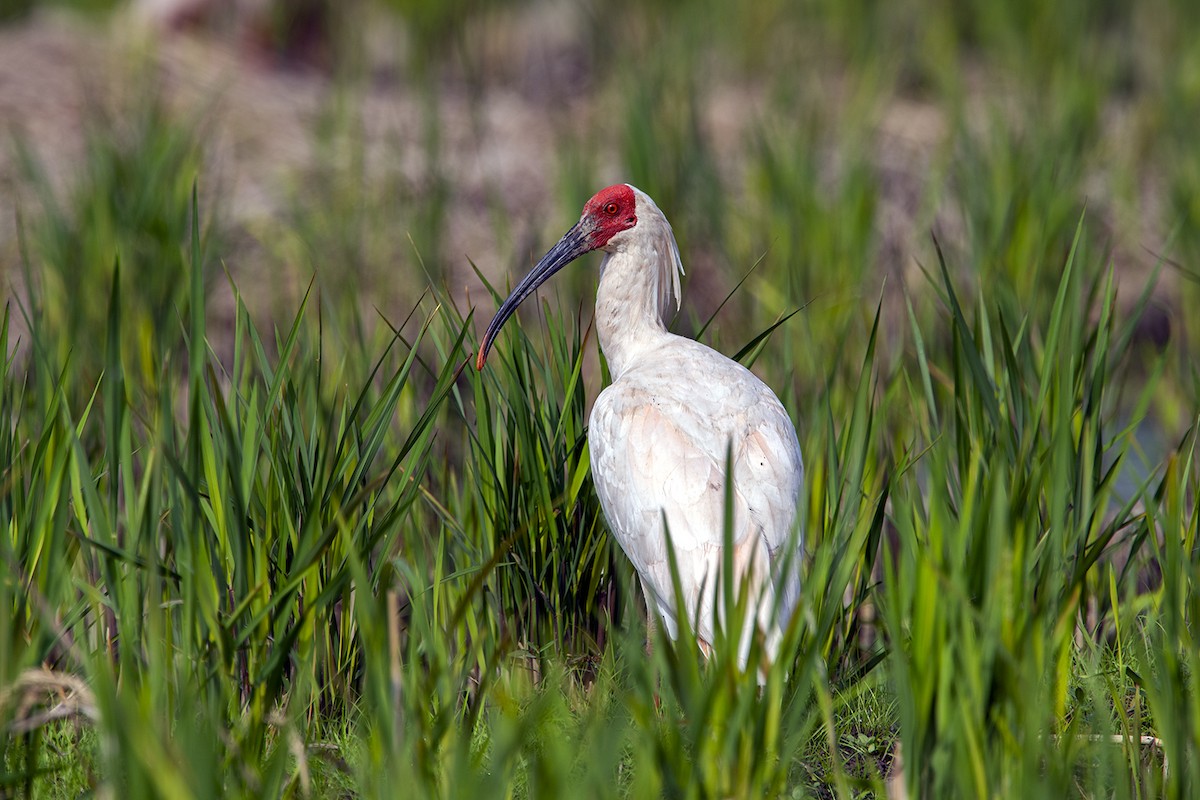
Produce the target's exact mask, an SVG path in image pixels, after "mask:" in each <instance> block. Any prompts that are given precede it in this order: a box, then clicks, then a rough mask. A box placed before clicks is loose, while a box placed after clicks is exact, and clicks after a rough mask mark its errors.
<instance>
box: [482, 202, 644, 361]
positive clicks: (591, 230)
mask: <svg viewBox="0 0 1200 800" xmlns="http://www.w3.org/2000/svg"><path fill="white" fill-rule="evenodd" d="M637 196H638V193H637V192H636V191H635V190H634V188H633V187H632V186H630V185H629V184H627V183H618V184H616V185H615V186H609V187H608V188H605V189H601V190H600V191H599V192H596V194H595V195H594V196H593V197H592V199H591V200H588V201H587V203H586V204H584V206H583V214H582V215H581V216H580V217H579V222H576V223H575V224H574V225H573V226H571V229H570V230H569V231H567V232H566V233H565V234H563V237H562V238H561V239H559V240H558V244H556V245H554V247H551V248H550V251H549V252H548V253H546V255H544V256H542V259H541V260H540V261H538V263H537V266H535V267H534V268H533V269H532V270H531V271H530V272H529V274H528V275H526V276H525V277H524V278H522V279H521V282H520V283H518V284H517V285H516V287H515V288H514V289H513V290H512V294H510V295H509V296H508V299H507V300H505V301H504V302H503V303H502V304H501V305H500V309H499V310H498V311H497V312H496V316H495V317H493V318H492V321H491V323H490V324H489V325H488V327H487V331H485V332H484V334H483V340H482V341H480V343H479V355H478V356H477V357H476V359H475V368H476V369H483V363H484V361H486V360H487V354H488V351H489V350H491V347H492V342H493V341H494V340H495V338H496V336H497V335H498V334H499V333H500V329H501V328H502V327H504V323H505V322H507V321H508V318H509V317H511V316H512V315H513V313H514V312H516V310H517V306H519V305H521V302H522V301H523V300H524V299H525V298H526V297H528V296H529V295H531V294H533V293H534V291H536V290H537V288H538V287H539V286H541V285H542V284H543V283H545V282H546V281H547V280H548V279H549V278H550V276H551V275H553V274H554V273H556V272H558V271H559V270H560V269H562V268H563V267H565V266H566V265H567V264H570V263H571V262H572V261H574V260H575V259H577V258H579V257H580V256H581V255H583V254H584V253H590V252H591V251H593V250H611V249H612V248H614V247H617V246H618V245H620V243H621V242H622V241H623V240H624V239H625V238H626V236H624V235H623V234H625V232H626V231H629V230H632V229H633V228H635V227H636V226H637V224H638V197H637ZM642 196H643V197H645V195H642ZM648 200H649V198H647V201H648ZM651 205H653V204H651ZM656 210H657V209H656ZM660 216H661V215H660Z"/></svg>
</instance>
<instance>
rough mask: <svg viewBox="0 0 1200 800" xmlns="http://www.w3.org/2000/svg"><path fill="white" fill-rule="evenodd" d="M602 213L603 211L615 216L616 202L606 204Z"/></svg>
mask: <svg viewBox="0 0 1200 800" xmlns="http://www.w3.org/2000/svg"><path fill="white" fill-rule="evenodd" d="M604 213H605V214H608V215H609V216H610V217H613V216H616V214H617V204H616V203H609V204H608V205H606V206H605V207H604Z"/></svg>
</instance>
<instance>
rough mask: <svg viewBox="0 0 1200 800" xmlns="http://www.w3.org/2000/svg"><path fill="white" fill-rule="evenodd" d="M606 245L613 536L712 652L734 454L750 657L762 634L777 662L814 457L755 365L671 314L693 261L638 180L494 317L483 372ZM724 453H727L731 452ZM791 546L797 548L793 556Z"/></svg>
mask: <svg viewBox="0 0 1200 800" xmlns="http://www.w3.org/2000/svg"><path fill="white" fill-rule="evenodd" d="M594 249H603V250H604V251H605V253H606V255H605V257H604V261H603V262H602V263H601V267H600V284H599V287H598V290H597V294H596V330H597V333H598V335H599V338H600V347H601V349H602V350H603V352H604V355H605V358H606V359H607V360H608V364H609V368H610V371H611V372H612V377H613V382H612V384H611V385H610V386H608V387H607V388H606V389H604V391H603V392H601V393H600V396H599V398H597V400H596V403H595V405H594V406H593V408H592V414H591V419H590V424H589V428H588V444H589V447H590V450H591V460H592V463H591V467H592V478H593V481H594V482H595V485H596V491H597V493H598V495H599V497H600V504H601V506H602V507H603V509H604V515H605V517H606V518H607V520H608V524H609V528H610V530H611V531H612V535H613V537H614V538H615V539H616V541H617V543H618V544H619V545H620V546H621V549H622V550H623V551H624V552H625V554H626V555H627V556H628V557H629V560H630V561H631V562H632V563H633V566H634V568H635V569H636V570H637V573H638V575H639V576H640V578H641V581H642V587H643V590H644V592H645V595H646V603H647V606H648V609H649V610H650V612H651V613H656V614H657V615H658V616H659V617H660V618H661V619H662V620H663V623H664V624H665V625H666V628H667V631H668V633H669V634H670V635H671V637H672V638H676V637H677V633H678V619H679V615H680V614H681V613H684V614H686V615H687V618H688V619H689V621H690V622H691V624H692V626H693V628H694V630H695V632H696V635H697V636H698V638H699V640H700V647H701V649H702V650H703V651H704V652H705V653H708V652H709V651H710V648H711V645H712V643H713V641H714V637H715V635H716V631H715V630H714V619H717V620H719V619H723V616H721V615H720V613H719V611H718V613H717V614H716V615H714V608H717V609H719V608H720V607H721V600H720V597H719V595H718V575H719V572H720V568H721V563H722V555H721V553H722V549H723V545H724V535H725V511H726V505H725V503H726V481H727V478H728V476H727V474H726V467H727V463H732V467H733V484H734V485H733V493H732V512H733V515H732V519H733V525H732V531H731V533H732V542H733V549H734V552H733V554H732V563H733V565H734V575H735V577H734V590H735V596H736V593H737V591H739V590H740V589H741V588H742V587H743V586H745V584H744V582H745V581H749V584H748V586H745V589H747V590H748V593H749V599H750V608H749V609H748V613H749V614H750V615H752V618H753V619H752V620H751V619H748V620H747V622H751V621H752V622H753V624H751V625H746V626H745V628H744V632H743V636H742V639H741V641H740V643H739V645H740V646H739V653H740V656H741V659H742V662H743V666H744V665H745V660H746V657H747V654H748V651H749V647H750V640H751V639H750V637H751V636H752V635H753V633H754V631H755V630H757V631H760V632H761V633H762V634H763V636H764V637H765V640H766V654H767V656H768V657H769V658H772V659H773V658H774V657H775V655H776V651H777V648H778V642H779V638H780V627H781V626H782V625H786V624H787V621H788V620H789V619H790V618H791V616H792V613H793V612H794V611H795V608H796V605H797V603H798V601H799V594H800V578H799V566H800V565H799V562H800V555H799V547H800V544H801V536H800V532H799V531H798V530H796V527H795V526H796V517H797V510H798V507H799V504H800V496H801V493H802V490H803V483H804V466H803V462H802V460H801V456H800V445H799V442H798V441H797V438H796V430H795V427H794V426H793V425H792V421H791V419H790V418H789V417H788V414H787V412H786V411H785V410H784V408H783V405H782V404H781V403H780V402H779V399H778V398H777V397H776V396H775V395H774V393H773V392H772V391H771V390H770V389H769V388H768V387H767V386H766V384H764V383H763V382H762V381H760V380H759V379H758V378H757V377H755V375H754V374H753V373H751V372H750V371H749V370H748V369H746V368H745V367H743V366H742V365H740V364H738V363H736V362H734V361H732V360H730V359H728V358H726V357H725V356H723V355H721V354H720V353H717V352H716V351H715V350H712V349H711V348H709V347H706V346H704V345H702V344H700V343H699V342H696V341H693V340H691V339H686V338H683V337H681V336H676V335H675V334H672V333H670V332H669V331H668V330H667V327H666V323H667V321H668V320H669V317H670V315H671V314H673V313H674V310H675V309H676V308H678V303H679V275H680V273H681V272H682V265H681V264H680V259H679V250H678V246H677V245H676V243H675V237H674V234H673V233H672V232H671V227H670V225H669V224H668V222H667V220H666V217H664V216H663V214H662V212H661V211H659V209H658V207H657V206H656V205H655V204H654V201H652V200H651V199H650V198H649V197H648V196H647V195H646V194H645V193H643V192H641V191H640V190H638V189H635V188H634V187H632V186H629V185H627V184H619V185H617V186H611V187H608V188H607V189H604V190H602V191H601V192H599V193H598V194H597V195H596V196H595V197H593V198H592V199H591V200H590V201H589V202H588V204H587V205H586V206H585V207H584V213H583V216H582V217H581V218H580V221H579V223H578V224H577V225H575V226H574V227H573V228H572V229H571V230H570V231H569V232H568V233H567V234H566V235H565V236H564V237H563V239H562V240H561V241H560V242H559V243H558V244H557V245H555V247H554V248H553V249H551V250H550V252H549V253H547V254H546V256H545V257H544V258H543V259H542V261H541V262H539V264H538V266H537V267H535V268H534V270H533V271H532V272H531V273H530V274H529V275H528V276H527V277H526V278H525V279H524V280H523V281H522V282H521V283H520V284H518V286H517V287H516V289H514V290H513V293H512V295H511V296H510V297H509V298H508V300H506V301H505V303H504V304H503V305H502V306H501V308H500V310H499V311H498V312H497V314H496V317H495V319H493V320H492V324H491V325H490V326H489V327H488V332H487V333H486V334H485V336H484V339H483V342H482V344H481V347H480V351H479V358H478V361H477V365H478V366H479V367H480V368H482V366H483V361H484V359H485V358H486V355H487V350H488V348H489V347H490V345H491V343H492V341H493V339H494V338H495V335H496V333H498V332H499V330H500V327H501V326H502V325H503V324H504V321H505V320H506V319H507V318H508V317H509V316H511V314H512V313H513V311H514V310H515V309H516V306H517V305H518V304H519V303H520V302H521V300H523V299H524V298H525V297H527V296H528V295H529V294H531V293H532V292H533V290H534V289H536V288H537V286H538V285H539V284H541V283H542V282H543V281H545V280H546V279H547V278H548V277H549V276H550V275H552V274H553V273H554V272H556V271H557V270H558V269H561V268H562V267H563V266H565V265H566V264H567V263H569V262H570V261H572V260H574V259H575V258H577V257H578V256H579V255H581V254H582V253H584V252H587V251H588V250H594ZM727 459H730V460H729V461H727ZM664 523H665V524H666V526H668V527H669V531H670V537H671V541H672V543H673V544H674V548H675V557H676V561H677V564H678V567H679V575H680V583H681V588H682V593H683V600H684V603H685V608H684V609H679V608H677V607H676V602H675V599H676V598H675V593H674V590H673V588H672V581H671V571H670V563H669V561H668V557H667V534H666V529H664ZM789 544H790V545H791V546H793V547H795V548H797V549H796V550H795V551H793V552H792V553H791V555H790V556H789V555H788V553H787V548H788V546H789Z"/></svg>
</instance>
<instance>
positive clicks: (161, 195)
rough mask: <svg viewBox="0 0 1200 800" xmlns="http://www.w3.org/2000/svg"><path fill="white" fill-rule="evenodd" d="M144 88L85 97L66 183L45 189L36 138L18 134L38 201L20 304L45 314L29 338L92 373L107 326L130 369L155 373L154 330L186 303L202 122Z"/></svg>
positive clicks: (173, 320) (158, 352) (158, 339)
mask: <svg viewBox="0 0 1200 800" xmlns="http://www.w3.org/2000/svg"><path fill="white" fill-rule="evenodd" d="M143 91H144V94H143V95H142V96H140V97H135V98H133V99H131V100H128V101H126V102H125V103H124V104H123V107H121V108H119V109H117V110H108V109H105V108H103V107H102V106H101V105H100V104H99V103H97V104H96V105H95V107H94V108H93V109H92V113H91V115H90V116H89V124H88V129H87V131H86V148H87V153H86V159H85V162H84V169H83V172H82V174H80V175H78V176H77V178H76V182H75V183H74V185H72V186H71V187H70V188H68V189H66V190H63V191H59V190H56V189H55V186H54V183H53V181H52V179H51V177H50V175H49V174H48V173H47V168H46V165H45V164H43V163H42V162H41V160H40V158H39V156H38V154H37V152H36V150H35V144H36V143H33V142H29V141H28V140H26V139H25V138H23V137H18V138H17V140H16V142H17V149H18V155H19V157H20V163H21V167H22V171H23V172H24V176H25V178H26V180H27V181H28V184H29V185H30V186H31V187H32V188H33V190H34V191H35V193H36V196H37V200H38V202H37V205H36V206H34V207H32V208H31V214H30V216H31V217H32V218H33V219H36V224H35V225H33V226H31V230H30V232H29V233H28V235H27V239H26V248H25V252H24V254H23V255H24V260H25V267H26V280H27V283H28V284H29V286H28V289H29V297H28V304H29V305H31V306H35V307H34V308H31V309H30V311H31V312H32V313H34V314H37V315H40V316H41V318H42V320H43V322H44V325H43V327H42V338H41V340H40V342H39V344H40V345H42V346H44V347H46V348H48V349H49V354H50V355H51V356H52V357H53V358H54V360H55V361H59V360H61V359H63V358H64V357H65V356H66V354H67V353H70V354H71V358H72V360H74V361H75V362H76V363H77V364H79V366H80V368H81V370H82V371H83V373H84V375H85V376H86V377H87V378H90V379H94V378H95V377H96V376H97V374H98V372H99V371H100V369H101V368H102V366H103V364H104V359H105V352H104V348H105V346H106V342H107V337H108V335H110V334H115V335H117V337H118V339H119V345H120V348H121V356H122V358H123V359H124V360H125V362H126V363H127V364H128V365H129V367H130V369H133V370H136V371H137V372H138V374H139V376H140V377H142V378H149V377H150V376H152V375H154V374H155V372H156V371H157V369H158V366H159V365H160V364H161V362H162V359H163V358H164V357H166V356H167V355H168V352H166V351H164V350H162V349H161V347H160V346H161V345H163V344H165V343H167V342H170V341H173V339H170V338H167V337H162V336H158V335H156V332H157V331H159V330H161V329H162V328H164V327H166V326H169V325H172V324H177V319H178V314H179V312H180V311H181V310H182V311H184V312H185V313H186V309H187V303H188V302H189V294H188V281H187V280H186V276H187V274H188V267H187V264H186V262H185V258H184V252H183V248H182V246H181V243H183V242H185V241H187V238H188V202H189V192H190V188H191V184H192V181H193V179H194V177H195V175H196V172H197V170H198V169H199V166H200V141H201V136H202V131H199V130H197V129H196V125H197V123H196V122H186V121H184V122H181V121H179V120H177V119H176V118H174V117H173V116H172V115H171V114H170V113H169V112H168V110H167V108H166V106H165V104H164V100H163V97H162V95H161V94H160V93H159V91H158V89H157V87H154V86H151V87H148V88H145V89H144V90H143ZM208 238H209V237H207V236H206V237H205V245H206V246H207V245H209V244H210V242H208ZM118 265H119V266H120V268H119V270H118ZM196 269H197V270H200V269H201V266H200V265H199V264H198V265H196ZM118 274H119V275H120V276H121V279H120V283H119V293H120V297H121V301H122V304H123V311H122V316H121V322H122V327H121V328H120V329H119V330H114V329H113V328H112V326H111V324H110V322H111V321H110V320H109V317H108V311H107V309H106V302H105V299H106V298H107V297H108V296H109V294H110V287H111V285H112V282H113V279H114V276H115V275H118ZM204 275H205V281H206V283H207V281H208V280H209V277H208V275H207V273H204ZM69 388H73V387H69Z"/></svg>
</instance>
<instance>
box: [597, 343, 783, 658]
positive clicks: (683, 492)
mask: <svg viewBox="0 0 1200 800" xmlns="http://www.w3.org/2000/svg"><path fill="white" fill-rule="evenodd" d="M588 441H589V446H590V449H591V458H592V475H593V478H594V481H595V484H596V490H597V493H598V494H599V497H600V502H601V505H602V506H603V508H604V513H605V516H606V517H607V519H608V522H609V526H610V528H611V530H612V533H613V536H614V537H615V538H616V540H617V542H618V544H620V546H621V548H622V549H623V550H624V551H625V553H626V555H627V556H628V557H629V559H630V561H632V562H633V565H634V567H635V568H636V569H637V571H638V574H639V575H640V576H641V579H642V582H643V587H644V589H645V591H646V597H647V602H648V603H650V604H652V605H654V606H656V607H657V608H656V610H657V611H658V613H659V614H660V615H661V616H662V618H663V620H664V622H665V624H666V625H667V627H668V631H669V632H670V634H671V635H672V637H674V636H675V633H676V619H677V611H676V609H675V602H674V592H673V590H672V583H671V573H670V565H669V562H668V560H667V550H666V536H665V534H664V530H663V522H664V520H665V522H666V524H667V526H669V530H670V535H671V540H672V542H673V544H674V546H675V554H676V559H677V563H678V566H679V571H680V578H681V584H682V588H683V593H684V599H685V602H686V604H687V608H686V613H687V615H688V618H689V620H691V621H692V623H693V624H694V625H695V627H696V630H697V633H698V634H699V635H700V637H701V639H702V640H703V642H705V643H707V644H711V643H712V642H713V637H714V635H715V631H714V630H713V624H712V623H713V619H714V615H713V606H714V602H715V598H716V590H715V587H716V581H717V575H718V570H719V568H720V564H721V548H722V545H723V541H724V528H725V510H726V508H725V504H726V488H725V484H726V467H727V464H728V463H730V460H729V459H730V458H731V463H732V466H733V473H734V491H733V498H732V503H733V509H732V510H733V529H732V531H731V533H732V542H733V547H734V553H733V564H734V569H735V575H737V576H738V578H739V579H740V578H741V577H742V576H746V577H748V579H749V581H750V583H749V585H748V586H747V587H746V588H747V589H748V590H749V594H750V601H751V602H752V603H754V602H755V601H757V600H759V598H760V597H761V600H762V602H761V604H759V606H758V608H757V613H756V618H757V620H758V626H759V628H760V629H762V630H763V632H764V633H765V634H766V635H767V637H768V647H772V646H773V642H774V640H775V639H777V638H778V625H777V624H776V623H777V622H778V623H781V624H786V622H787V620H788V619H789V618H790V616H791V614H792V611H793V610H794V609H795V607H796V604H797V602H798V600H799V591H800V583H799V577H798V575H799V573H798V567H799V552H798V551H799V542H800V539H799V533H798V532H797V531H796V530H795V525H794V523H795V519H796V514H797V507H798V504H799V500H800V494H801V490H802V486H803V481H804V468H803V464H802V462H801V457H800V446H799V443H798V441H797V439H796V431H795V427H794V426H793V424H792V421H791V419H790V418H789V417H788V415H787V412H786V411H785V410H784V408H783V405H782V404H781V403H780V402H779V400H778V398H777V397H776V396H775V395H774V393H772V392H771V390H770V389H769V388H768V387H767V386H766V385H765V384H764V383H763V382H762V381H760V380H759V379H758V378H757V377H755V376H754V375H753V373H751V372H750V371H749V370H747V369H746V368H744V367H742V366H741V365H740V364H737V363H736V362H734V361H731V360H730V359H728V358H725V357H724V356H722V355H720V354H719V353H717V352H715V351H713V350H711V349H710V348H708V347H705V346H704V345H702V344H700V343H698V342H695V341H692V340H690V339H684V338H682V337H678V336H673V335H669V334H668V335H666V336H665V337H664V338H663V339H662V342H661V344H659V345H656V346H654V347H651V348H650V349H648V350H646V351H645V352H643V353H640V354H639V356H638V358H637V359H636V360H635V361H634V362H633V363H631V364H630V365H629V366H628V367H627V368H626V369H625V371H624V372H623V373H622V374H620V375H619V376H618V377H617V379H616V380H615V381H614V382H613V384H612V385H610V386H609V387H608V388H606V389H605V390H604V391H603V392H602V393H601V394H600V397H599V398H598V399H597V401H596V404H595V406H594V407H593V409H592V416H591V423H590V426H589V433H588ZM789 543H791V544H793V545H795V549H791V548H789V547H788V545H789ZM789 550H790V555H789ZM785 562H786V563H785ZM785 567H786V569H785ZM739 585H740V583H735V586H739ZM747 628H749V626H747ZM748 646H749V638H748V636H747V637H744V639H743V642H742V656H743V659H744V658H745V655H746V650H747V649H748ZM772 655H773V653H772Z"/></svg>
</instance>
